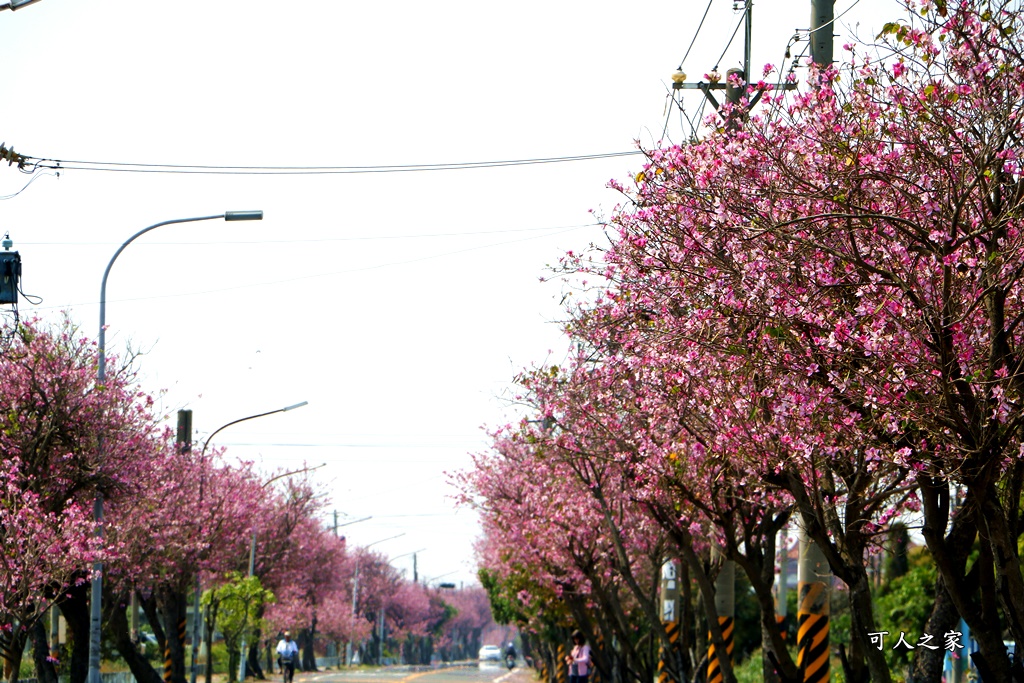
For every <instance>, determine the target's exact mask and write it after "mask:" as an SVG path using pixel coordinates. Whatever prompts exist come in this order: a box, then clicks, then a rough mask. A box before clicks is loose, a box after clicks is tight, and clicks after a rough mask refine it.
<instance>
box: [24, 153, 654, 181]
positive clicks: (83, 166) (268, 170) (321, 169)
mask: <svg viewBox="0 0 1024 683" xmlns="http://www.w3.org/2000/svg"><path fill="white" fill-rule="evenodd" d="M640 154H643V152H642V151H640V150H631V151H628V152H608V153H603V154H579V155H575V156H562V157H535V158H528V159H502V160H496V161H465V162H454V163H437V164H381V165H372V166H212V165H202V164H147V163H126V162H113V161H73V160H63V159H49V158H42V157H31V159H32V160H33V165H34V166H37V167H41V168H52V169H59V170H78V171H106V172H116V173H182V174H206V175H338V174H365V173H411V172H424V171H457V170H468V169H477V168H501V167H507V166H532V165H537V164H559V163H567V162H572V161H594V160H598V159H614V158H617V157H628V156H636V155H640Z"/></svg>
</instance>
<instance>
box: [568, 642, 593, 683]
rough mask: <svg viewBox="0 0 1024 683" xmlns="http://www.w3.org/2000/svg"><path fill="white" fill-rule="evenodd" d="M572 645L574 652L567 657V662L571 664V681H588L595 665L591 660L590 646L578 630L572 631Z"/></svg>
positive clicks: (574, 682)
mask: <svg viewBox="0 0 1024 683" xmlns="http://www.w3.org/2000/svg"><path fill="white" fill-rule="evenodd" d="M572 645H573V647H572V652H571V653H570V654H569V655H568V656H567V657H566V658H565V663H566V664H568V665H569V683H587V679H588V678H590V669H591V668H592V667H593V664H591V662H590V646H589V645H587V639H586V638H584V637H583V634H582V633H581V632H580V631H578V630H576V631H573V632H572Z"/></svg>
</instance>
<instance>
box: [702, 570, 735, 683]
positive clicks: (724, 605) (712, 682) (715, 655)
mask: <svg viewBox="0 0 1024 683" xmlns="http://www.w3.org/2000/svg"><path fill="white" fill-rule="evenodd" d="M715 611H716V612H718V626H719V628H721V630H722V640H724V641H725V654H722V653H720V652H718V650H717V649H716V648H715V644H714V643H713V642H711V634H710V633H709V634H708V678H707V683H722V681H723V680H725V676H724V674H723V673H722V661H721V660H723V659H725V658H727V657H728V659H729V662H730V663H731V662H732V652H733V649H734V647H735V643H734V642H733V626H734V624H733V620H734V618H735V616H736V563H735V562H733V561H732V560H723V561H722V566H721V568H720V569H719V570H718V578H716V579H715Z"/></svg>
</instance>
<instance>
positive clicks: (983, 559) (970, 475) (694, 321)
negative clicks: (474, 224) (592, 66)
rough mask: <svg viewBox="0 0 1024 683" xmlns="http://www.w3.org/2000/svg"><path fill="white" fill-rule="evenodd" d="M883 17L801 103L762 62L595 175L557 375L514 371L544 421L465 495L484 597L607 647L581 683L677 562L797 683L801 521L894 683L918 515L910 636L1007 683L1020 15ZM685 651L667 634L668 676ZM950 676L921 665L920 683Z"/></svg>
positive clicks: (854, 629)
mask: <svg viewBox="0 0 1024 683" xmlns="http://www.w3.org/2000/svg"><path fill="white" fill-rule="evenodd" d="M903 6H904V9H905V10H906V12H905V13H903V15H902V18H901V17H899V16H896V15H895V13H894V17H893V21H892V22H891V23H888V24H886V26H885V27H884V29H883V30H882V32H881V34H880V35H879V36H877V38H875V41H874V42H873V43H871V44H866V43H851V44H849V45H847V46H846V51H845V54H846V57H845V58H844V62H843V64H842V65H841V66H838V67H836V66H829V67H827V68H820V69H819V68H816V67H814V68H811V69H810V77H809V79H808V84H807V85H804V86H802V87H801V88H800V89H798V90H797V91H795V93H789V92H778V91H774V90H773V88H772V87H771V81H772V80H774V79H773V77H772V75H771V68H770V67H769V68H766V70H765V79H766V80H765V81H762V82H759V83H752V84H749V86H747V90H746V93H747V97H745V98H744V99H743V101H742V102H741V106H740V107H738V108H736V109H734V110H730V108H729V106H728V105H726V106H725V107H723V109H722V110H721V111H720V112H719V115H720V116H721V118H720V119H718V120H719V121H724V122H725V123H722V124H718V125H720V127H719V128H717V129H713V130H710V131H708V134H707V135H706V137H705V138H704V139H703V140H700V141H693V142H691V143H690V144H686V145H681V146H670V145H666V146H662V147H657V148H655V149H651V150H648V151H647V156H648V162H647V164H646V165H645V166H644V168H643V169H642V170H641V171H640V172H639V173H638V174H637V175H636V177H635V179H634V180H633V181H632V182H631V183H629V184H618V183H616V184H615V186H616V187H617V188H618V189H619V190H621V192H622V193H623V195H624V197H625V202H624V203H623V204H622V205H621V206H619V207H618V208H617V209H616V210H615V212H614V214H613V215H612V216H611V218H610V219H609V220H608V221H607V225H608V229H609V234H608V238H609V241H610V245H609V246H607V247H603V248H600V249H598V248H595V249H594V250H593V251H591V252H588V253H587V254H584V255H577V254H572V253H570V254H569V255H567V257H566V258H565V259H564V260H563V262H562V270H563V272H564V274H565V275H566V277H568V278H569V279H570V280H571V281H572V282H573V283H574V285H573V286H574V287H577V288H578V289H579V290H580V291H579V292H578V293H579V294H582V296H578V297H575V298H577V299H580V300H582V303H579V304H578V305H576V306H575V307H574V308H572V309H571V310H570V320H569V322H568V324H567V327H566V330H567V334H568V335H569V336H570V338H571V341H572V349H573V352H572V354H570V356H569V357H568V358H567V360H566V362H565V363H564V364H563V365H562V366H561V367H543V368H538V369H535V370H532V371H528V372H526V373H524V374H523V375H522V377H521V384H522V387H523V392H522V395H521V396H520V397H519V398H520V400H521V401H522V402H523V404H524V405H527V406H529V412H530V417H535V418H537V421H526V420H524V421H523V422H522V423H521V424H519V425H512V426H508V427H505V428H502V429H499V430H497V431H496V433H495V444H494V448H493V451H492V452H491V453H489V454H486V455H483V456H481V457H479V458H478V459H477V462H476V468H475V469H474V470H473V471H471V472H469V473H467V474H466V475H464V478H463V487H464V490H465V492H466V497H467V499H468V500H471V501H473V502H474V503H475V504H477V505H479V506H480V507H481V510H482V512H483V518H484V523H485V540H484V541H483V543H482V552H481V555H482V559H483V564H484V567H485V573H486V576H487V577H488V578H487V580H488V582H489V583H490V585H492V586H493V587H495V589H496V590H495V591H494V592H495V593H496V594H497V595H500V596H503V597H502V600H504V602H505V605H506V607H507V608H508V610H509V613H510V614H511V615H513V616H515V617H516V618H518V619H520V620H521V621H522V622H523V623H525V624H529V625H530V627H532V628H533V629H534V630H535V631H536V632H537V633H547V634H549V635H550V636H553V637H555V638H564V631H559V629H564V628H565V627H566V626H567V625H568V624H569V623H572V622H574V623H576V624H578V625H581V627H582V628H583V629H584V631H585V632H587V633H588V635H589V636H590V638H591V642H597V641H600V640H602V637H603V641H604V642H605V643H610V642H611V638H610V637H611V636H614V637H615V643H616V645H615V647H614V648H611V647H608V648H603V649H601V648H599V652H598V654H597V656H596V658H595V664H596V666H597V669H598V671H599V672H602V673H608V674H611V673H620V674H621V673H625V674H626V675H628V676H629V677H636V678H638V679H640V680H650V674H651V667H652V666H653V663H652V660H654V659H655V657H656V656H657V654H656V647H655V645H656V644H657V643H659V642H660V643H662V644H667V639H666V636H665V634H664V630H663V629H661V628H655V627H653V626H652V625H656V624H658V623H659V620H658V613H657V611H656V609H655V597H656V586H657V573H656V572H657V568H658V567H659V565H660V563H661V562H662V561H663V560H665V559H667V558H670V557H679V558H681V559H682V560H683V566H684V567H685V570H686V580H685V581H684V582H683V585H684V587H686V586H689V585H691V584H692V585H693V586H695V587H696V589H697V590H696V591H695V594H693V595H684V601H683V603H684V610H688V609H700V610H701V611H702V612H703V613H704V614H705V615H707V616H708V619H707V626H708V628H709V630H710V637H711V640H712V641H713V642H714V643H715V645H716V647H718V649H719V651H720V652H721V651H722V647H721V646H722V645H723V644H724V643H723V641H722V639H721V638H722V634H721V633H720V632H719V630H718V628H717V620H716V619H715V618H714V617H715V616H716V613H715V605H714V601H713V599H712V598H713V592H714V590H713V583H712V582H713V578H714V572H715V566H716V565H715V564H714V563H712V562H711V561H710V557H711V555H710V552H709V550H710V546H712V545H713V546H716V547H717V548H719V549H720V550H721V552H722V555H723V556H724V557H728V558H729V559H732V560H735V561H736V563H737V566H738V567H739V568H740V569H741V570H742V573H743V574H744V575H745V578H746V579H747V580H748V581H749V584H750V586H751V588H752V592H753V595H754V596H755V597H756V599H757V602H758V604H759V606H760V608H761V623H762V629H761V630H762V643H761V645H762V647H763V652H764V653H765V670H766V674H767V675H768V676H770V677H772V679H773V680H787V681H789V680H799V677H800V674H799V672H798V670H797V666H796V663H795V662H794V661H793V659H792V658H791V656H790V655H789V653H788V651H787V649H786V647H785V644H784V642H782V639H781V637H780V635H779V633H778V629H776V628H774V627H773V625H774V617H773V605H772V595H771V586H772V579H773V569H774V559H773V558H774V555H775V538H776V533H777V532H778V531H779V529H781V528H782V527H783V526H784V525H786V524H787V523H788V522H789V521H790V520H791V519H793V520H795V519H796V518H799V519H800V520H801V522H802V525H803V527H804V528H805V530H806V532H807V534H808V535H809V536H810V537H811V538H812V539H813V540H814V541H815V542H816V543H817V544H818V545H819V547H820V548H821V549H822V550H823V552H824V555H825V557H826V559H827V561H828V563H829V565H830V568H831V570H832V572H833V573H834V574H835V576H836V577H837V579H838V580H839V581H840V582H841V585H842V586H843V587H844V588H845V591H844V593H843V595H844V596H845V599H846V600H847V601H848V607H849V611H850V615H851V627H850V638H849V642H845V643H839V644H838V648H837V651H838V653H839V655H840V657H841V660H842V662H843V668H844V669H845V674H846V680H847V681H851V682H853V681H875V682H877V683H886V682H888V681H890V680H892V676H893V674H892V672H890V670H889V667H888V665H887V662H886V659H885V656H884V653H883V652H881V651H880V648H879V647H877V643H874V642H872V640H871V634H872V633H875V632H877V631H878V630H879V629H878V627H877V621H878V616H877V615H876V614H875V613H874V609H873V604H872V596H871V591H870V585H871V584H870V581H869V578H870V577H869V575H868V570H867V567H868V565H869V559H870V557H869V556H870V555H871V554H872V553H874V552H876V550H877V548H878V546H879V544H880V540H881V538H882V537H883V534H884V533H885V532H886V530H887V529H888V528H889V526H890V524H891V523H892V522H893V521H894V520H897V519H900V518H908V519H913V520H915V521H917V522H919V526H920V530H921V535H922V537H923V539H924V541H925V542H926V544H927V548H928V550H929V552H930V555H931V557H932V558H933V559H934V561H935V564H936V568H937V576H938V579H937V583H936V586H935V595H936V600H935V603H934V607H933V609H932V613H931V616H930V618H929V621H928V623H927V624H926V626H925V628H924V630H925V631H926V632H928V633H933V634H935V633H938V634H942V633H946V632H949V631H951V630H952V629H953V628H954V627H955V625H956V623H957V620H958V619H960V618H962V619H964V621H965V622H966V623H967V624H968V626H969V627H970V629H971V634H972V636H973V638H974V639H975V640H976V641H977V643H978V647H979V650H980V653H979V655H977V656H976V657H975V663H976V664H977V666H978V667H979V669H981V670H982V672H983V673H984V674H985V675H986V680H989V679H991V680H996V681H1010V680H1012V678H1011V677H1012V676H1014V675H1016V676H1018V680H1020V679H1024V670H1022V669H1021V668H1020V664H1019V663H1018V664H1016V665H1015V664H1013V663H1012V659H1011V657H1010V656H1009V655H1008V653H1007V649H1006V647H1005V646H1004V644H1003V641H1004V639H1009V640H1015V641H1016V642H1018V643H1021V642H1024V618H1022V615H1024V574H1022V571H1021V564H1020V542H1021V534H1022V532H1024V526H1022V516H1021V510H1022V495H1024V438H1022V437H1024V404H1022V400H1024V394H1022V391H1024V349H1022V345H1021V343H1022V341H1024V283H1022V282H1021V276H1022V274H1024V233H1022V227H1024V225H1022V221H1024V182H1022V178H1021V167H1020V163H1019V159H1020V158H1021V156H1022V155H1024V14H1022V13H1021V11H1020V7H1019V4H1018V3H1015V2H1009V1H1008V0H989V1H983V0H941V1H940V0H908V1H907V2H906V3H904V4H903ZM755 97H756V98H757V101H758V105H757V108H756V109H754V110H752V111H750V110H747V109H745V108H746V107H747V106H748V105H749V103H750V102H751V101H754V100H755ZM972 551H973V554H972ZM636 622H640V623H636ZM702 637H703V634H702V633H698V632H696V631H691V632H689V633H687V632H686V631H685V630H684V633H683V636H682V638H683V643H682V647H681V648H680V652H679V655H678V656H677V657H676V658H675V659H676V661H675V662H674V666H675V667H676V669H677V671H678V673H679V674H680V675H682V676H685V677H686V678H687V679H688V678H689V677H690V676H691V675H692V674H693V673H694V672H695V671H696V670H698V669H699V668H700V657H701V649H700V648H694V646H693V644H694V642H695V641H696V640H698V639H700V638H702ZM688 639H689V640H688ZM943 655H944V652H943V651H942V649H938V650H930V649H927V648H918V649H917V650H916V651H915V653H914V662H913V667H914V675H915V680H927V681H938V680H940V676H941V668H942V656H943ZM606 667H610V668H608V669H607V670H605V671H602V670H603V669H605V668H606ZM1014 667H1016V668H1015V669H1014ZM722 669H723V674H724V675H725V679H726V680H730V681H731V680H735V679H734V674H733V672H732V671H731V667H730V666H729V664H728V662H723V665H722Z"/></svg>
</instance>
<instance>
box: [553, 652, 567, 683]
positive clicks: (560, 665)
mask: <svg viewBox="0 0 1024 683" xmlns="http://www.w3.org/2000/svg"><path fill="white" fill-rule="evenodd" d="M567 656H568V655H566V653H565V645H562V644H561V643H560V644H559V645H558V655H557V661H555V683H568V681H569V665H568V664H566V663H565V658H566V657H567Z"/></svg>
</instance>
